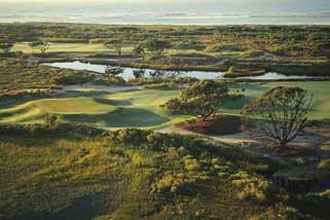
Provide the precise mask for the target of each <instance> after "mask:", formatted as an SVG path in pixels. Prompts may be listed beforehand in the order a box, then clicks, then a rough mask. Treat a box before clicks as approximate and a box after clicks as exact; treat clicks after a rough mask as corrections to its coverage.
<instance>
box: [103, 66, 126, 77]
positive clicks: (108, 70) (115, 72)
mask: <svg viewBox="0 0 330 220" xmlns="http://www.w3.org/2000/svg"><path fill="white" fill-rule="evenodd" d="M123 71H124V70H123V69H122V68H120V67H112V66H106V68H105V74H106V75H112V76H117V75H119V74H122V73H123Z"/></svg>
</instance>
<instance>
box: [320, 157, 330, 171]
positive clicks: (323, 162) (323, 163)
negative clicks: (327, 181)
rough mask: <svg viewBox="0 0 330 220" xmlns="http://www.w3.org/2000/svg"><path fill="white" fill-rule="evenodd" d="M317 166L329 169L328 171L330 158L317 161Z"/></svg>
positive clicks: (321, 168)
mask: <svg viewBox="0 0 330 220" xmlns="http://www.w3.org/2000/svg"><path fill="white" fill-rule="evenodd" d="M317 168H318V169H320V170H329V171H330V159H324V160H321V161H320V162H319V164H318V165H317Z"/></svg>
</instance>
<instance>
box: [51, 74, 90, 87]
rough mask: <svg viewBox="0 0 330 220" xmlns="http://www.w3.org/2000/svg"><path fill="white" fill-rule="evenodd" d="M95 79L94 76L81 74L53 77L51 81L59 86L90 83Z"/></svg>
mask: <svg viewBox="0 0 330 220" xmlns="http://www.w3.org/2000/svg"><path fill="white" fill-rule="evenodd" d="M94 79H95V75H92V74H83V75H65V76H59V77H54V78H53V81H54V82H55V83H56V84H59V85H77V84H84V83H88V82H91V81H93V80H94Z"/></svg>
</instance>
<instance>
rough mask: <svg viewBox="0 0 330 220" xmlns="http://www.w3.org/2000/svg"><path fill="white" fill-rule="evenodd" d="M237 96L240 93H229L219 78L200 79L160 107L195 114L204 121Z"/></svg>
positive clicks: (237, 97) (238, 96)
mask: <svg viewBox="0 0 330 220" xmlns="http://www.w3.org/2000/svg"><path fill="white" fill-rule="evenodd" d="M239 98H242V95H240V94H230V93H229V89H228V87H227V86H226V84H225V83H224V82H222V81H220V80H201V81H198V82H195V83H194V84H192V85H191V86H189V87H188V88H185V89H183V90H182V92H181V94H180V97H179V98H174V99H170V100H168V101H167V102H166V103H165V104H164V105H162V107H164V108H167V109H169V110H171V111H173V112H179V113H180V112H181V113H185V114H192V115H196V116H198V117H201V118H202V119H203V121H205V120H206V119H208V118H209V117H212V116H213V117H214V116H215V115H216V114H217V113H218V112H219V107H220V106H222V105H224V104H225V103H226V102H228V101H233V100H236V99H239Z"/></svg>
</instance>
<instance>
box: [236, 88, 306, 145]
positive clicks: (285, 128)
mask: <svg viewBox="0 0 330 220" xmlns="http://www.w3.org/2000/svg"><path fill="white" fill-rule="evenodd" d="M311 103H312V96H311V95H310V94H308V92H307V91H306V90H304V89H302V88H300V87H282V86H280V87H275V88H273V89H271V90H269V91H268V92H266V93H265V94H264V95H263V96H262V97H261V98H259V99H255V100H253V101H252V102H251V103H249V104H247V105H246V106H244V108H243V111H242V113H243V115H244V116H245V118H246V121H247V122H248V125H252V128H253V129H256V130H257V131H258V132H259V133H261V134H262V135H265V136H266V137H267V138H269V139H270V140H271V141H273V142H275V143H277V144H278V145H279V147H280V148H282V149H283V148H285V147H286V145H287V144H288V143H289V142H291V141H293V140H294V139H295V138H296V137H297V136H298V135H299V134H300V133H301V131H302V129H303V128H304V126H305V125H306V122H307V113H308V111H309V110H310V108H311Z"/></svg>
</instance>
